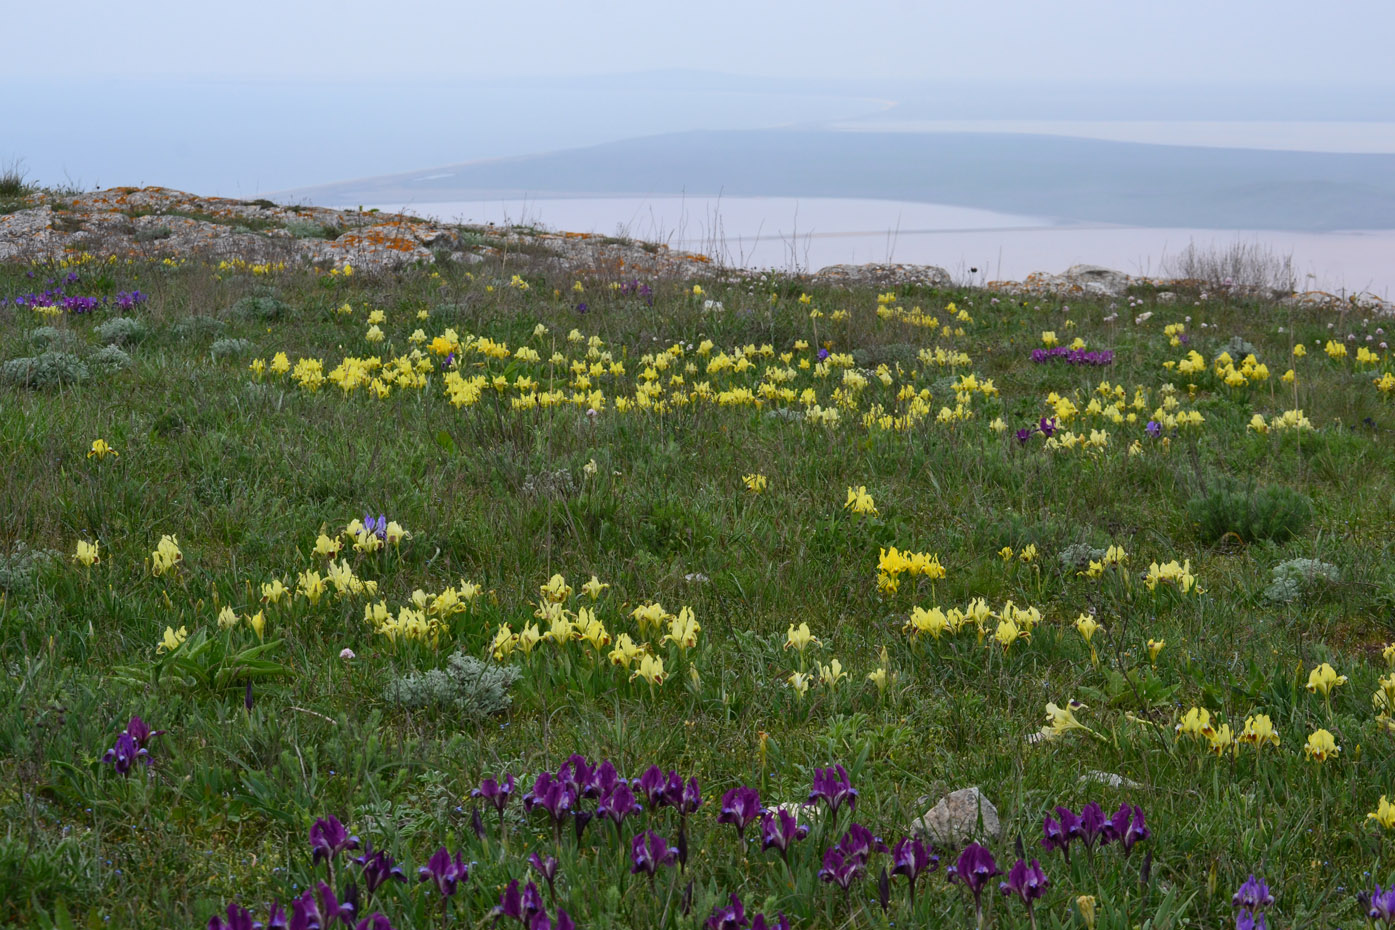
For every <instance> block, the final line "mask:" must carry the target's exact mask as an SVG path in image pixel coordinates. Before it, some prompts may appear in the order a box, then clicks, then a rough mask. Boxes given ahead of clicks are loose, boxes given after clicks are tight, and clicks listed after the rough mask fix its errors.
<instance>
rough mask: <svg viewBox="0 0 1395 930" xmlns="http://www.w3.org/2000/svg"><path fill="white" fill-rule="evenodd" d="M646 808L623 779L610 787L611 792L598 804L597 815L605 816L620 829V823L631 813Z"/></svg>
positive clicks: (636, 812)
mask: <svg viewBox="0 0 1395 930" xmlns="http://www.w3.org/2000/svg"><path fill="white" fill-rule="evenodd" d="M643 810H644V808H642V807H640V806H639V802H638V801H636V800H635V795H634V792H633V791H631V790H630V786H629V785H627V784H625V783H624V782H623V781H622V782H618V783H617V784H616V785H615V786H614V787H612V788H611V789H610V792H609V793H608V794H607V795H606V796H605V797H603V798H601V802H600V803H599V804H597V805H596V816H598V817H604V818H606V819H607V820H609V821H610V822H611V823H613V824H615V829H616V830H619V829H620V824H621V823H622V822H623V821H624V820H625V818H626V817H628V816H629V815H631V814H638V813H640V812H641V811H643Z"/></svg>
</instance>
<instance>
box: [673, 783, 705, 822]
mask: <svg viewBox="0 0 1395 930" xmlns="http://www.w3.org/2000/svg"><path fill="white" fill-rule="evenodd" d="M676 806H677V807H678V813H680V814H682V815H683V816H684V817H687V816H688V815H689V814H691V813H692V812H693V811H695V810H697V809H698V808H699V807H701V806H702V791H701V790H700V789H699V788H698V780H697V776H696V775H694V776H692V777H691V778H689V779H688V782H687V784H685V785H684V786H683V797H682V798H681V799H680V800H679V801H678V802H677V803H676Z"/></svg>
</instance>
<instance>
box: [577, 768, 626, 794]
mask: <svg viewBox="0 0 1395 930" xmlns="http://www.w3.org/2000/svg"><path fill="white" fill-rule="evenodd" d="M625 784H628V782H626V781H625V779H623V778H621V777H620V773H619V772H617V771H615V765H614V764H613V763H612V762H611V761H610V760H609V759H606V760H605V761H603V762H602V763H601V764H600V765H599V766H597V767H596V770H595V771H594V772H592V773H591V778H590V780H589V781H588V782H587V783H586V784H585V785H584V786H583V788H582V792H581V796H582V797H584V798H603V797H605V796H606V795H608V794H610V793H611V792H612V791H614V790H615V788H616V786H617V785H625Z"/></svg>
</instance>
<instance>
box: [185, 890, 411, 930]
mask: <svg viewBox="0 0 1395 930" xmlns="http://www.w3.org/2000/svg"><path fill="white" fill-rule="evenodd" d="M357 910H358V905H357V904H356V903H355V902H354V901H353V900H352V897H350V898H349V899H347V900H344V901H340V900H339V898H338V896H336V895H335V893H334V889H333V888H331V887H330V886H329V885H328V884H326V883H325V882H320V883H319V885H318V887H317V888H316V889H315V890H307V891H306V892H305V893H304V894H302V895H301V896H300V897H298V898H296V899H294V900H293V901H291V912H290V914H289V915H287V914H286V911H285V910H284V909H283V908H282V907H281V905H280V904H277V903H273V904H272V905H271V909H270V913H269V914H268V915H267V919H266V923H265V924H263V923H262V922H261V921H259V920H253V918H252V913H251V911H249V910H247V908H245V907H241V906H239V905H237V904H229V905H228V908H227V911H226V915H227V916H226V917H224V916H222V915H218V914H215V915H213V916H212V917H210V918H209V919H208V930H263V928H265V930H312V928H319V927H327V926H329V925H330V924H331V923H333V922H338V923H341V924H344V925H345V926H346V927H353V928H354V930H392V923H391V922H390V921H389V920H388V919H387V917H386V916H384V915H383V914H380V913H373V914H370V915H368V916H367V917H365V918H363V919H362V920H360V921H358V922H357V923H355V922H354V916H355V913H356V912H357Z"/></svg>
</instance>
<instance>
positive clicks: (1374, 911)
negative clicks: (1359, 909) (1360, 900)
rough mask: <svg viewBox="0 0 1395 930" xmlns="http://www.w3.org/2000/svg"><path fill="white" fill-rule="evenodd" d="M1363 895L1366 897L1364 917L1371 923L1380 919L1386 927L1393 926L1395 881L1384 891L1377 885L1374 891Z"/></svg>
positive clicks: (1394, 921) (1394, 920)
mask: <svg viewBox="0 0 1395 930" xmlns="http://www.w3.org/2000/svg"><path fill="white" fill-rule="evenodd" d="M1363 897H1366V901H1365V904H1366V918H1367V919H1368V920H1370V921H1371V923H1376V922H1377V921H1381V922H1383V923H1384V924H1385V925H1386V926H1387V927H1395V883H1392V884H1391V885H1390V887H1389V888H1387V889H1385V891H1381V890H1380V885H1377V886H1376V890H1375V891H1373V892H1371V893H1370V895H1369V896H1363Z"/></svg>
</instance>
